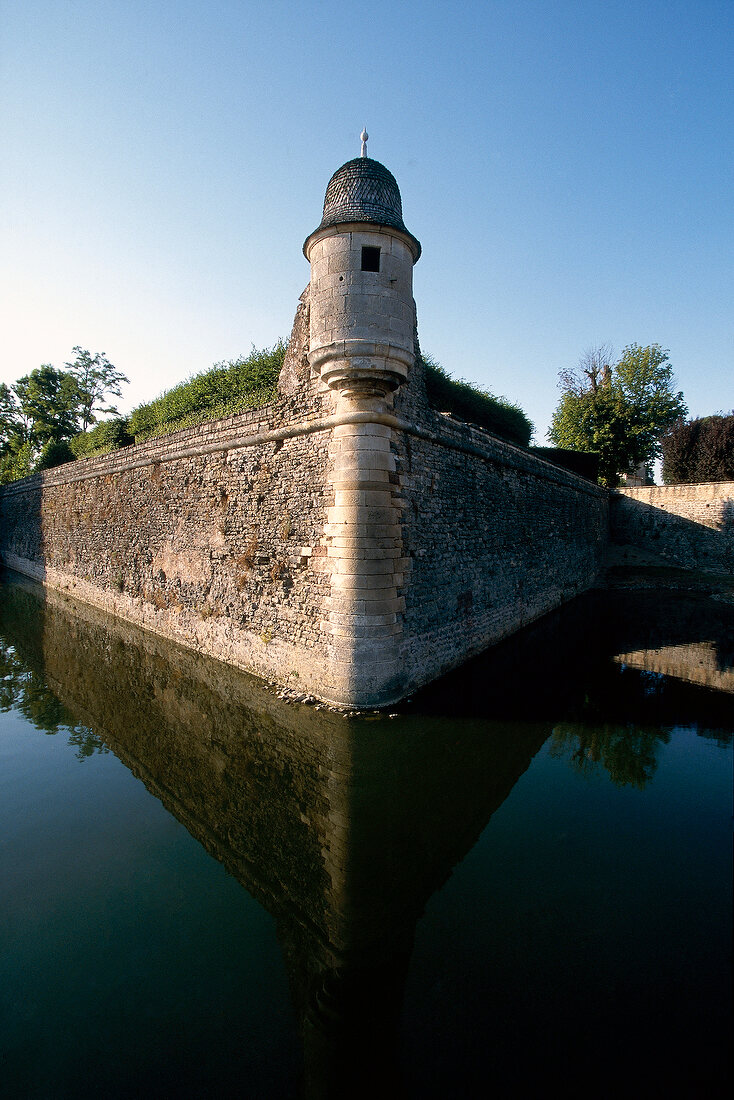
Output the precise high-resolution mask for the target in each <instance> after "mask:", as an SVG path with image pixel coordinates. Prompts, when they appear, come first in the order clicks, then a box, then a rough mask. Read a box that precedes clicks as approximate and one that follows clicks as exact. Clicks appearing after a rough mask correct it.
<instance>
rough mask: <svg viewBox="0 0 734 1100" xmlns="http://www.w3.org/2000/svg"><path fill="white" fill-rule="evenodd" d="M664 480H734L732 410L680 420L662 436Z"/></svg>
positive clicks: (676, 481)
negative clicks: (725, 412) (726, 412)
mask: <svg viewBox="0 0 734 1100" xmlns="http://www.w3.org/2000/svg"><path fill="white" fill-rule="evenodd" d="M662 452H663V481H665V482H667V483H668V484H669V485H677V484H679V483H680V482H686V481H687V482H696V481H734V410H733V411H732V412H731V413H729V414H728V415H726V416H725V415H724V414H723V413H715V414H714V415H713V416H702V417H698V418H697V419H695V420H689V421H685V420H682V419H681V420H679V421H678V422H677V423H676V424H674V425H673V426H672V427H671V428H669V429H668V431H667V432H666V433H665V435H664V436H663V438H662Z"/></svg>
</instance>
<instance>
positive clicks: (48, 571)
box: [0, 395, 330, 690]
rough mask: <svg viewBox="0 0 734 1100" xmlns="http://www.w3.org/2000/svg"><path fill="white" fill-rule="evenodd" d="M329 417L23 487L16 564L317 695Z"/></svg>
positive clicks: (244, 426) (122, 455)
mask: <svg viewBox="0 0 734 1100" xmlns="http://www.w3.org/2000/svg"><path fill="white" fill-rule="evenodd" d="M324 412H328V408H327V407H325V406H324V405H323V403H322V402H321V401H320V399H318V397H316V396H315V395H311V400H310V401H309V403H308V408H306V409H304V408H303V407H299V403H298V402H297V401H296V400H294V399H290V400H288V399H286V400H284V401H281V402H279V403H277V404H275V405H273V406H270V407H269V408H268V409H265V410H255V411H251V412H248V413H245V414H242V415H240V416H236V417H230V418H227V419H225V420H221V421H218V422H212V423H209V424H203V425H200V426H198V427H196V428H191V429H188V430H186V431H183V432H179V433H177V434H176V435H173V436H166V437H162V438H160V439H154V440H151V441H149V442H147V443H143V444H140V445H138V446H134V447H129V448H125V449H123V450H120V451H117V452H114V453H113V454H110V455H106V456H102V457H98V458H92V459H87V460H83V461H81V462H76V463H73V464H69V465H66V466H62V467H59V468H57V469H54V470H50V471H47V472H45V473H43V474H40V475H36V476H34V477H32V478H28V479H25V480H24V481H22V482H18V483H17V484H15V485H11V486H8V487H6V488H5V489H4V490H3V491H2V493H1V494H0V521H1V523H2V553H3V559H4V562H5V564H6V565H8V566H10V567H11V568H14V569H17V570H19V571H20V572H23V573H26V574H27V575H30V576H33V577H36V578H37V579H38V580H40V581H42V582H44V583H45V584H47V585H49V586H50V587H52V588H57V589H61V590H67V591H68V592H70V593H71V594H73V595H75V596H77V597H78V598H80V599H82V600H84V601H86V602H88V603H92V604H94V605H96V606H98V607H102V608H104V609H106V610H108V611H111V612H113V613H114V614H117V615H120V616H121V617H123V618H125V619H128V620H130V621H133V622H137V623H139V624H141V625H143V626H145V627H147V628H149V629H152V630H154V631H156V632H158V633H160V634H163V635H166V636H168V637H172V638H175V639H177V640H179V641H181V642H183V643H184V644H186V645H188V646H191V647H192V648H194V649H197V650H200V651H202V652H206V653H209V654H211V655H213V656H216V657H219V658H221V659H222V660H225V661H228V662H229V663H231V664H235V665H238V666H240V667H242V668H248V669H251V670H252V671H254V672H256V673H257V674H259V675H260V676H264V677H266V678H270V679H274V680H278V681H280V682H285V683H290V684H291V685H292V686H299V685H300V684H301V683H302V682H303V683H304V684H305V685H307V686H306V690H308V685H315V684H316V683H319V684H320V683H322V682H323V679H324V677H323V664H324V657H325V649H324V636H323V634H322V631H321V626H320V605H321V602H322V600H323V598H324V596H325V594H326V592H328V587H329V585H328V575H327V574H326V572H325V571H324V564H325V561H324V551H323V547H321V546H320V539H321V535H322V534H323V528H324V516H325V509H326V507H327V505H328V503H329V497H328V487H327V484H326V456H327V451H328V443H329V435H330V432H329V429H328V427H324V423H323V415H321V416H320V415H319V414H323V413H324Z"/></svg>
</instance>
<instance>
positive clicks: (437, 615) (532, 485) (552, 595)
mask: <svg viewBox="0 0 734 1100" xmlns="http://www.w3.org/2000/svg"><path fill="white" fill-rule="evenodd" d="M432 419H433V425H432V429H431V431H430V432H425V433H424V434H422V435H421V434H415V435H412V434H409V433H406V435H405V436H404V437H403V440H402V445H401V446H400V447H399V448H398V471H399V475H400V486H401V495H402V498H403V524H404V527H403V532H404V534H403V552H404V555H405V556H406V558H407V560H408V561H409V566H408V569H407V570H406V573H405V577H404V590H403V594H404V598H405V614H404V631H403V646H402V652H401V665H402V669H403V674H404V675H405V678H406V684H408V685H410V688H411V689H412V688H413V687H414V686H415V685H417V684H421V683H425V682H427V681H429V680H432V679H433V678H435V677H436V676H439V675H441V674H442V673H443V672H445V671H447V670H448V669H449V668H452V667H454V666H456V665H458V664H460V663H461V662H462V661H464V660H466V659H467V657H469V656H470V655H472V654H474V653H478V652H480V651H481V650H483V649H485V648H486V647H487V646H488V645H491V644H493V643H494V642H496V641H499V640H500V639H501V638H503V637H505V636H507V635H509V634H511V633H513V632H514V631H516V630H518V629H520V628H521V627H522V626H525V625H526V624H527V623H529V622H532V621H533V620H535V619H537V618H539V617H540V616H541V615H543V614H545V613H546V612H548V611H550V610H551V609H552V608H555V607H558V606H559V605H560V604H562V603H564V602H566V601H567V600H569V599H571V598H573V597H574V596H576V595H577V594H579V593H580V592H583V591H585V590H586V589H588V588H590V587H591V586H592V585H593V584H594V582H595V580H596V578H597V576H598V574H599V572H600V570H601V567H602V561H603V557H604V554H605V551H606V546H607V538H608V494H607V493H606V492H604V491H602V490H600V489H598V488H597V487H596V486H595V485H593V484H592V483H591V482H588V481H585V480H584V479H583V478H580V477H577V476H575V475H574V474H571V473H569V472H566V471H564V470H561V469H559V468H557V467H555V466H552V465H551V464H549V463H547V462H544V461H542V460H540V459H537V458H535V457H534V456H532V455H530V454H528V453H527V452H526V451H523V450H521V449H520V448H517V447H514V446H512V445H510V444H508V443H504V442H503V441H501V440H499V439H497V438H495V437H492V436H490V435H489V434H488V433H487V432H484V431H481V430H480V429H477V428H473V427H471V426H469V425H466V424H462V423H461V422H460V421H456V420H454V419H453V418H451V417H445V416H441V415H436V414H433V418H432Z"/></svg>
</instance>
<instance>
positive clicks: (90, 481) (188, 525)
mask: <svg viewBox="0 0 734 1100" xmlns="http://www.w3.org/2000/svg"><path fill="white" fill-rule="evenodd" d="M304 252H305V254H306V256H307V258H308V259H309V262H310V265H311V280H310V283H309V286H308V287H307V288H306V290H305V291H304V293H303V294H302V295H301V299H300V302H299V306H298V310H297V313H296V319H295V322H294V326H293V332H292V334H291V340H290V343H289V346H288V351H287V354H286V358H285V362H284V365H283V369H282V372H281V376H280V382H279V393H280V399H279V400H278V401H277V402H275V403H274V404H273V405H271V406H269V407H267V408H264V409H259V410H256V411H252V412H249V413H244V414H242V415H240V416H235V417H230V418H229V419H226V420H222V421H219V422H217V423H209V424H204V425H201V426H200V427H197V428H191V429H188V430H187V431H183V432H179V433H178V434H177V435H174V436H168V437H166V438H164V439H159V440H151V441H149V442H147V443H144V444H141V445H139V446H135V447H130V448H126V449H124V450H121V451H118V452H116V453H114V454H112V455H109V456H106V457H103V458H95V459H87V460H85V461H83V462H79V463H74V464H73V465H68V466H64V467H60V468H58V469H56V470H51V471H49V472H47V473H44V474H42V475H38V476H37V477H34V478H30V479H27V480H25V481H23V482H20V483H18V484H16V485H14V486H10V487H8V488H6V489H5V490H4V491H2V492H0V524H1V525H2V526H1V528H0V531H1V534H0V553H1V554H2V557H3V560H4V561H5V563H6V564H7V565H9V566H11V567H12V568H15V569H18V570H20V571H21V572H25V573H28V574H29V575H31V576H33V577H36V578H38V579H39V580H41V581H43V582H44V583H45V584H47V585H49V586H51V587H53V588H58V589H66V590H68V591H69V592H71V593H73V594H74V595H75V596H77V597H79V598H80V599H82V600H85V601H87V602H89V603H92V604H96V605H98V606H100V607H102V608H105V609H106V610H109V611H112V612H114V613H115V614H117V615H120V616H122V617H123V618H127V619H129V620H132V621H133V622H136V623H139V624H141V625H143V626H146V627H148V628H150V629H152V630H154V631H156V632H158V633H160V634H163V635H167V636H169V637H172V638H174V639H177V640H179V641H181V642H184V643H185V644H186V645H189V646H191V647H193V648H195V649H198V650H201V651H202V652H205V653H208V654H210V655H212V656H215V657H218V658H220V659H222V660H224V661H227V662H229V663H230V664H233V665H237V666H239V667H241V668H244V669H248V670H250V671H252V672H255V673H257V674H258V675H260V676H264V677H266V678H269V679H272V680H275V681H277V682H279V683H281V684H285V685H287V686H290V687H293V688H295V689H296V690H300V691H305V692H308V693H310V694H313V695H316V696H318V697H320V698H322V699H325V700H328V701H330V702H334V703H338V704H341V705H344V706H348V707H363V706H384V705H388V704H390V703H393V702H396V701H397V700H399V699H401V698H402V697H404V696H405V695H407V694H409V693H410V692H411V691H412V690H414V689H415V688H416V687H418V686H419V685H421V684H423V683H426V682H427V681H429V680H431V679H433V678H434V677H436V676H438V675H440V674H441V673H442V672H444V671H446V670H448V669H449V668H452V667H454V666H456V665H458V664H460V663H461V662H462V661H464V660H466V659H467V657H469V656H471V655H472V654H474V653H477V652H478V651H479V650H481V649H482V648H484V647H485V646H487V645H490V644H491V643H493V642H495V641H498V640H499V639H500V638H503V637H504V636H506V635H507V634H510V633H511V632H512V631H514V630H517V629H518V628H520V627H521V626H523V625H525V624H526V623H528V622H530V621H532V620H533V619H536V618H538V617H539V616H540V615H542V614H544V613H545V612H546V611H549V610H550V609H551V608H554V607H556V606H558V604H560V603H562V602H564V601H565V600H568V599H570V598H571V597H572V596H574V595H576V594H577V593H578V592H581V591H583V590H584V589H586V588H588V587H590V586H591V585H592V584H593V582H594V580H595V578H596V576H597V574H598V572H599V570H600V567H601V561H602V557H603V551H604V548H605V544H606V538H607V494H606V493H605V492H602V491H601V490H599V489H597V488H596V487H595V486H593V485H592V484H591V483H590V482H588V481H585V480H584V479H583V478H581V477H578V476H576V475H575V474H572V473H568V472H565V471H563V470H560V469H558V468H557V467H555V466H552V465H550V464H549V463H547V462H545V461H543V460H542V459H539V458H537V457H535V456H533V455H531V454H529V453H528V452H527V451H523V450H521V449H519V448H517V447H513V446H511V445H509V444H506V443H503V442H501V441H500V440H498V439H496V438H495V437H493V436H491V435H490V434H489V433H488V432H486V431H483V430H481V429H479V428H474V427H471V426H470V425H468V424H464V423H463V422H461V421H457V420H456V419H454V418H452V417H448V416H444V415H442V414H441V413H440V412H437V411H435V410H434V409H432V408H430V407H429V404H428V401H427V397H426V389H425V380H424V377H423V367H422V362H421V359H420V355H419V349H418V342H417V335H416V320H415V317H416V314H415V303H414V301H413V287H412V272H413V264H414V263H415V262H416V261H417V260H418V258H419V256H420V254H421V246H420V243H419V242H418V240H417V239H416V238H415V237H414V236H413V235H412V233H410V232H409V230H408V229H407V228H406V226H405V224H404V222H403V218H402V205H401V198H400V192H399V189H398V186H397V183H396V181H395V179H394V177H393V176H392V175H391V173H390V172H389V171H388V170H387V169H386V168H385V167H384V166H383V165H381V164H379V163H378V162H377V161H372V160H370V159H369V158H367V157H363V158H360V159H359V160H355V161H349V162H348V163H347V164H346V165H343V166H342V168H341V169H339V170H338V171H337V172H336V173H335V175H334V176H333V177H332V180H331V182H330V184H329V187H328V188H327V193H326V199H325V203H324V213H323V218H322V221H321V224H320V225H319V227H318V228H317V229H316V230H314V232H313V233H311V235H310V236H309V237H308V238H307V240H306V242H305V244H304Z"/></svg>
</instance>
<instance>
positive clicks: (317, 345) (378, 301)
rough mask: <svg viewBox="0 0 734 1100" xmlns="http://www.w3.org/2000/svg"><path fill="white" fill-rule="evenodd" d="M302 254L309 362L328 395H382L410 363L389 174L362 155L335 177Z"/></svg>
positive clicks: (409, 269)
mask: <svg viewBox="0 0 734 1100" xmlns="http://www.w3.org/2000/svg"><path fill="white" fill-rule="evenodd" d="M303 251H304V254H305V256H306V259H307V260H308V261H309V263H310V264H311V336H310V347H309V363H310V365H311V368H312V370H314V371H316V372H317V373H319V374H320V375H321V378H322V380H323V381H324V382H326V383H327V384H328V385H329V386H330V387H331V388H332V389H334V390H336V391H337V392H340V391H342V390H346V391H354V390H355V387H356V388H357V389H359V390H360V391H361V392H365V393H367V392H369V393H374V394H382V395H384V394H386V393H388V392H390V391H391V390H394V389H395V388H396V386H398V385H400V383H401V382H404V381H405V379H406V378H407V375H408V371H409V370H410V368H411V366H412V365H413V359H414V355H415V352H414V333H415V307H414V304H413V264H414V263H415V262H416V260H417V259H418V257H419V256H420V253H421V246H420V244H419V242H418V241H417V240H416V238H415V237H414V236H413V234H412V233H409V232H408V230H407V229H406V228H405V225H404V224H403V215H402V203H401V200H400V191H399V190H398V185H397V183H396V182H395V178H394V176H393V175H392V173H391V172H389V171H388V170H387V168H385V167H384V165H382V164H380V163H379V162H378V161H376V160H371V159H370V158H369V157H366V156H362V157H358V158H356V159H355V160H350V161H347V163H346V164H344V165H342V167H341V168H340V169H339V170H338V171H337V172H335V173H334V175H333V176H332V177H331V180H330V181H329V185H328V187H327V189H326V198H325V200H324V214H323V217H322V219H321V224H320V225H319V227H318V229H316V230H314V232H313V233H312V234H311V235H310V236H309V237H308V238H307V240H306V242H305V244H304V246H303Z"/></svg>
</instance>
